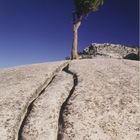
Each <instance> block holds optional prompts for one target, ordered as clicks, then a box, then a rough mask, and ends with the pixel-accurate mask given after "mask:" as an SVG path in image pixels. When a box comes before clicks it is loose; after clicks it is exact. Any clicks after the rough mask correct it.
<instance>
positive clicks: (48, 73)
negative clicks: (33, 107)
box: [0, 62, 66, 140]
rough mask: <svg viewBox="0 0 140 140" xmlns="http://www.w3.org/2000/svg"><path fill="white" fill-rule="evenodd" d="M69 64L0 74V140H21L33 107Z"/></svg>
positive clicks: (8, 70)
mask: <svg viewBox="0 0 140 140" xmlns="http://www.w3.org/2000/svg"><path fill="white" fill-rule="evenodd" d="M65 65H66V62H56V63H47V64H39V65H31V66H25V67H19V68H10V69H4V70H1V71H0V140H17V139H18V133H19V130H20V127H21V124H22V121H23V119H24V117H25V115H26V112H27V108H28V106H29V104H30V103H31V102H32V101H33V100H34V99H36V98H37V97H38V96H39V94H40V93H41V91H42V90H43V89H44V88H46V86H47V85H48V84H49V82H50V81H51V80H52V78H53V77H54V76H55V75H56V73H57V72H58V71H59V70H60V69H61V68H63V67H65Z"/></svg>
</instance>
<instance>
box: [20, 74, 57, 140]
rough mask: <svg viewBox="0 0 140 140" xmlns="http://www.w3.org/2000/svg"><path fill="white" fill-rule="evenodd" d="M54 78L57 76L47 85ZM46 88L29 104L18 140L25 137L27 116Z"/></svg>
mask: <svg viewBox="0 0 140 140" xmlns="http://www.w3.org/2000/svg"><path fill="white" fill-rule="evenodd" d="M54 78H55V76H53V77H52V79H51V81H50V82H49V83H48V85H47V87H48V86H49V85H50V84H51V83H52V82H53V80H54ZM47 87H46V88H47ZM46 88H44V89H43V90H42V91H41V92H40V93H39V94H38V96H37V98H35V99H34V100H33V101H32V102H31V103H30V104H29V106H28V108H27V112H26V115H25V117H24V119H23V121H22V124H21V126H20V129H19V132H18V140H23V138H22V132H23V129H24V125H25V124H26V121H27V118H28V116H29V115H30V113H31V111H32V109H33V105H34V102H35V101H36V100H37V99H38V98H39V97H40V96H41V95H42V94H43V93H44V91H45V89H46Z"/></svg>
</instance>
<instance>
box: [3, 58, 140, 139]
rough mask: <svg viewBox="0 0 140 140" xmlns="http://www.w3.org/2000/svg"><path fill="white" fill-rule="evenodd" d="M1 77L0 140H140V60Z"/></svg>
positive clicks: (36, 68) (50, 66)
mask: <svg viewBox="0 0 140 140" xmlns="http://www.w3.org/2000/svg"><path fill="white" fill-rule="evenodd" d="M68 63H69V69H68V67H65V66H66V65H67V64H68ZM64 67H65V69H64V71H62V68H64ZM54 76H55V78H53V77H54ZM0 80H1V81H0V97H1V98H0V140H17V139H19V140H21V139H23V140H46V139H47V140H56V139H57V140H62V139H64V140H93V139H94V140H139V139H140V62H139V61H129V60H124V59H119V60H118V59H112V58H111V59H110V58H104V59H103V58H98V57H97V58H95V59H90V60H78V61H77V60H75V61H69V62H67V61H62V62H56V63H47V64H37V65H29V66H23V67H17V68H10V69H1V70H0ZM59 134H61V135H60V137H59V138H58V137H57V136H58V135H59Z"/></svg>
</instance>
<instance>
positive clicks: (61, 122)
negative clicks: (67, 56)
mask: <svg viewBox="0 0 140 140" xmlns="http://www.w3.org/2000/svg"><path fill="white" fill-rule="evenodd" d="M63 71H65V72H66V73H68V74H70V75H72V76H73V87H72V89H71V90H70V93H69V96H68V97H67V99H66V100H65V102H64V103H63V104H62V106H61V109H60V112H59V120H58V133H57V140H62V139H63V133H64V125H65V124H64V117H63V114H64V110H65V109H66V106H67V105H68V101H69V100H70V98H71V96H72V95H73V93H74V91H75V87H76V86H77V85H78V76H77V75H76V74H75V73H73V72H71V71H70V70H69V64H68V65H67V66H66V67H65V68H64V69H63Z"/></svg>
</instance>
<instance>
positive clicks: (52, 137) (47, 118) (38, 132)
mask: <svg viewBox="0 0 140 140" xmlns="http://www.w3.org/2000/svg"><path fill="white" fill-rule="evenodd" d="M72 86H73V78H72V76H71V75H69V74H67V73H65V72H60V73H59V74H58V75H57V76H56V77H55V79H54V80H53V82H52V83H51V84H50V85H49V86H48V88H47V89H46V90H45V91H44V92H43V94H42V95H41V96H40V97H39V98H38V99H37V100H36V101H35V102H34V104H33V109H32V111H31V113H30V114H29V116H28V119H27V121H26V124H25V126H24V128H23V133H22V139H23V140H57V135H58V119H59V113H60V109H61V106H62V104H63V102H64V101H65V100H66V98H67V97H68V96H69V92H70V90H71V88H72Z"/></svg>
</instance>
